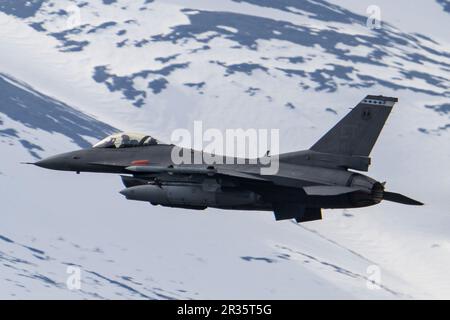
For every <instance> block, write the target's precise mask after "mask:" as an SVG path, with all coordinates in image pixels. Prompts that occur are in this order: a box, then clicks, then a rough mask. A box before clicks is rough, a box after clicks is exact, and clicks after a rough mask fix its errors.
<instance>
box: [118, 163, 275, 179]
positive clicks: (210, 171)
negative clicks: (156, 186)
mask: <svg viewBox="0 0 450 320" xmlns="http://www.w3.org/2000/svg"><path fill="white" fill-rule="evenodd" d="M126 170H128V171H131V172H133V173H136V174H139V173H149V174H152V173H153V174H158V173H168V174H189V175H190V174H200V175H208V176H216V175H222V176H228V177H233V178H240V179H246V180H253V181H260V182H270V180H268V179H265V178H264V177H261V176H257V175H254V174H251V173H246V172H242V171H237V170H229V169H221V168H215V167H193V166H168V167H164V166H130V167H127V168H126Z"/></svg>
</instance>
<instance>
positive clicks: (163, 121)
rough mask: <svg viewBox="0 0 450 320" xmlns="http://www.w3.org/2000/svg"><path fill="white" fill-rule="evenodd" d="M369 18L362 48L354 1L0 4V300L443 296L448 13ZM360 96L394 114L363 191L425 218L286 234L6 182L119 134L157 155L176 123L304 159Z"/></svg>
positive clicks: (342, 223)
mask: <svg viewBox="0 0 450 320" xmlns="http://www.w3.org/2000/svg"><path fill="white" fill-rule="evenodd" d="M377 4H378V6H379V8H380V10H381V11H380V12H381V18H382V22H381V28H379V29H370V28H368V27H367V25H366V22H367V15H366V9H367V7H368V6H369V5H371V3H370V1H341V0H334V1H329V2H327V1H322V0H305V1H298V0H276V1H275V0H220V1H211V0H210V1H207V0H192V1H189V2H186V1H181V0H164V1H163V0H161V1H158V0H155V1H152V0H141V1H125V0H117V1H115V0H108V1H107V0H94V1H78V0H76V1H52V0H47V1H43V0H34V1H32V0H30V1H13V0H11V1H9V0H0V39H1V40H0V148H1V149H0V150H1V161H0V186H1V194H2V196H1V199H2V201H1V202H2V204H1V210H0V212H1V215H0V219H1V220H0V221H1V223H0V270H1V272H0V281H1V285H0V297H2V298H14V297H16V298H155V299H171V298H173V299H179V298H194V299H195V298H374V299H378V298H448V297H450V276H449V274H448V272H447V270H448V267H449V265H450V238H449V231H450V216H449V214H450V212H449V204H450V203H449V200H448V196H447V194H448V190H450V168H449V166H448V162H449V160H450V159H449V158H450V148H449V147H450V144H449V129H450V121H449V112H450V101H449V100H450V81H449V80H450V39H449V37H448V34H447V33H448V32H446V30H449V29H450V16H449V12H448V2H446V1H441V0H437V1H431V0H430V1H422V2H420V3H418V4H417V7H416V9H415V10H409V11H408V10H402V8H403V7H404V6H407V5H408V4H409V2H406V1H404V0H402V1H395V2H392V1H386V0H380V1H377ZM402 6H403V7H402ZM366 94H383V95H389V96H397V97H399V99H400V102H399V104H398V105H397V106H396V107H395V109H394V111H393V113H392V115H391V117H390V119H389V120H388V122H387V124H386V127H385V129H384V130H383V132H382V136H381V137H380V139H379V140H378V143H377V145H376V147H375V149H374V152H373V153H372V158H373V165H372V167H371V171H370V175H371V176H374V177H376V178H377V179H379V180H387V185H388V189H389V190H393V191H399V192H402V193H405V194H407V195H410V196H412V197H413V198H417V199H419V200H421V201H424V202H425V203H426V206H425V207H420V208H411V207H403V206H400V205H397V204H391V203H382V204H381V205H378V206H376V207H372V208H365V209H358V210H349V211H342V210H335V211H325V217H324V220H322V221H318V222H311V223H306V224H303V225H297V224H295V223H292V222H275V221H274V220H273V218H272V215H271V214H270V213H261V212H255V213H248V212H223V211H219V210H212V209H208V210H207V211H206V212H202V213H198V212H191V211H186V210H177V209H167V208H160V207H153V206H149V205H146V204H145V203H134V202H128V201H125V200H124V199H123V198H122V197H121V196H120V195H119V194H118V191H119V190H120V189H121V185H120V181H119V179H118V177H115V176H105V175H97V174H82V175H80V176H75V175H70V174H67V173H59V172H49V171H44V170H40V169H38V168H35V167H32V166H25V165H22V164H20V162H22V161H33V159H37V158H41V157H45V156H49V155H52V154H55V153H58V152H64V151H68V150H72V149H77V148H80V147H86V146H88V145H89V144H90V143H92V142H94V141H96V140H98V139H100V138H102V137H103V136H106V135H108V134H110V133H111V132H114V131H118V130H119V129H121V130H131V131H142V132H145V133H149V134H152V135H154V136H156V137H158V138H160V139H161V140H166V141H168V140H169V137H170V135H171V132H172V131H173V130H174V129H176V128H192V126H193V122H194V120H202V121H203V123H204V126H205V127H214V128H219V129H221V130H225V129H226V128H255V127H256V128H279V129H280V135H281V149H282V151H283V152H284V151H291V150H299V149H304V148H308V147H309V146H310V145H311V144H312V143H313V142H315V141H316V140H317V139H318V138H319V137H320V136H321V135H322V134H323V133H324V132H325V131H326V130H328V129H329V128H330V127H331V126H332V125H333V124H334V123H335V122H337V121H338V120H339V119H340V118H341V117H342V116H343V115H344V114H346V113H347V112H348V108H351V107H353V106H354V105H356V103H357V102H358V101H359V100H361V99H362V98H363V97H364V96H365V95H366ZM68 266H78V267H79V268H80V269H81V280H82V286H81V290H69V289H68V288H67V286H66V280H67V278H68V274H67V272H66V271H67V267H68ZM372 266H378V267H379V268H380V270H381V288H380V289H378V290H377V289H375V290H373V289H370V284H369V286H368V285H367V282H368V281H369V280H371V279H372V278H371V271H370V270H372V269H371V268H372Z"/></svg>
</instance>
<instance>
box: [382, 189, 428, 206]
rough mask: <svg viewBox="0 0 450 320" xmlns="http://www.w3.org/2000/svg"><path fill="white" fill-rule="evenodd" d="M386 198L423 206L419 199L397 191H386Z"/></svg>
mask: <svg viewBox="0 0 450 320" xmlns="http://www.w3.org/2000/svg"><path fill="white" fill-rule="evenodd" d="M383 198H384V200H387V201H392V202H397V203H402V204H408V205H411V206H423V203H422V202H419V201H417V200H414V199H411V198H408V197H407V196H404V195H402V194H400V193H395V192H384V196H383Z"/></svg>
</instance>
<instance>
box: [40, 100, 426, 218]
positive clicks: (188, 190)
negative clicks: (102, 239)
mask: <svg viewBox="0 0 450 320" xmlns="http://www.w3.org/2000/svg"><path fill="white" fill-rule="evenodd" d="M397 101H398V99H397V98H391V97H384V96H374V95H368V96H366V97H365V98H364V99H363V100H362V101H361V102H360V103H358V104H357V106H356V107H355V108H353V109H352V110H351V111H350V112H349V113H348V114H347V115H346V116H345V117H344V118H343V119H342V120H341V121H340V122H338V123H337V124H336V125H335V126H334V127H333V128H332V129H331V130H330V131H328V132H327V133H326V134H325V135H324V136H323V137H322V138H321V139H320V140H319V141H317V142H316V143H315V144H314V145H313V146H312V147H311V148H310V149H308V150H303V151H297V152H290V153H284V154H280V155H279V156H278V157H277V160H278V172H277V173H276V174H264V173H263V170H261V169H262V168H263V167H264V166H265V165H266V164H267V161H262V158H261V159H257V161H256V162H255V161H250V160H251V159H245V161H244V162H245V163H242V161H241V162H238V161H231V163H232V164H229V163H230V161H226V159H225V160H224V161H222V162H221V163H217V164H209V163H206V162H205V161H204V160H202V161H201V163H198V164H183V163H182V164H175V163H174V161H173V160H172V159H173V151H174V148H178V149H177V152H180V150H181V152H183V153H188V154H190V155H192V158H195V157H196V155H198V153H199V152H200V153H201V152H202V151H196V150H192V149H187V148H180V147H177V146H175V145H173V144H166V143H163V142H161V141H158V140H156V139H155V138H153V137H151V136H149V135H143V134H131V133H118V134H113V135H111V136H109V137H107V138H105V139H104V140H102V141H100V142H98V143H97V144H95V145H94V146H93V147H92V148H89V149H83V150H78V151H73V152H69V153H64V154H59V155H56V156H53V157H50V158H47V159H44V160H41V161H38V162H36V163H34V164H35V165H37V166H39V167H43V168H47V169H53V170H64V171H74V172H77V173H80V172H101V173H113V174H121V177H122V181H123V184H124V185H125V187H126V188H125V189H124V190H122V191H120V193H121V194H122V195H124V196H125V197H126V198H127V199H129V200H138V201H146V202H149V203H151V204H152V205H161V206H166V207H173V208H185V209H198V210H204V209H206V208H208V207H211V208H219V209H231V210H259V211H273V212H274V215H275V219H276V220H286V219H295V221H297V222H298V223H301V222H307V221H314V220H320V219H322V209H343V208H359V207H367V206H372V205H375V204H378V203H380V202H381V201H382V200H387V201H393V202H397V203H401V204H406V205H423V204H422V203H421V202H419V201H416V200H413V199H410V198H408V197H406V196H404V195H401V194H399V193H394V192H388V191H385V190H384V187H385V183H383V182H379V181H377V180H375V179H372V178H370V177H368V176H367V175H364V174H361V173H359V172H357V171H361V172H366V171H368V169H369V165H370V163H371V158H370V157H369V155H370V152H371V151H372V148H373V146H374V144H375V142H376V140H377V139H378V136H379V134H380V132H381V130H382V128H383V126H384V124H385V122H386V119H387V118H388V116H389V114H390V112H391V110H392V108H393V106H394V104H395V103H396V102H397ZM203 155H204V154H203V153H202V157H200V159H204V158H205V157H203ZM228 160H229V159H228ZM232 160H237V159H232ZM241 160H242V159H241ZM266 160H267V159H266Z"/></svg>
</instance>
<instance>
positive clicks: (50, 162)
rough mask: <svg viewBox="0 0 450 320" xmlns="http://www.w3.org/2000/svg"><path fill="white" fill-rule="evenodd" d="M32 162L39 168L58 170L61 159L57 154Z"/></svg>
mask: <svg viewBox="0 0 450 320" xmlns="http://www.w3.org/2000/svg"><path fill="white" fill-rule="evenodd" d="M34 164H35V165H36V166H38V167H41V168H45V169H53V170H58V168H60V167H61V159H60V158H59V157H58V156H53V157H49V158H45V159H43V160H39V161H38V162H35V163H34Z"/></svg>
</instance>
